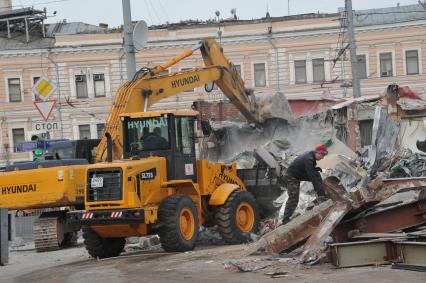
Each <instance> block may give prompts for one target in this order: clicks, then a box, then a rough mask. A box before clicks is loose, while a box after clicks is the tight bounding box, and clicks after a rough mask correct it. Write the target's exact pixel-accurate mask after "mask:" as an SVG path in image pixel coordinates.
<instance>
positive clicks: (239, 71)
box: [234, 64, 243, 77]
mask: <svg viewBox="0 0 426 283" xmlns="http://www.w3.org/2000/svg"><path fill="white" fill-rule="evenodd" d="M234 67H235V70H237V72H238V73H239V74H240V76H241V77H243V75H242V73H241V65H237V64H235V65H234Z"/></svg>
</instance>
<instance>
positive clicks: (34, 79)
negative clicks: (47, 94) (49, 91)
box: [33, 77, 42, 101]
mask: <svg viewBox="0 0 426 283" xmlns="http://www.w3.org/2000/svg"><path fill="white" fill-rule="evenodd" d="M39 79H40V77H33V86H35V84H36V83H37V82H38V80H39ZM34 101H42V99H41V98H40V96H39V95H38V94H34Z"/></svg>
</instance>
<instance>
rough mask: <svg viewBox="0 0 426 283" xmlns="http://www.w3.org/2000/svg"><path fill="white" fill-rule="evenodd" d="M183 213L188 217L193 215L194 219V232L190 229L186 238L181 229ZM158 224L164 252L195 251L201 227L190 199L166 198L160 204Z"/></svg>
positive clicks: (173, 196) (182, 196)
mask: <svg viewBox="0 0 426 283" xmlns="http://www.w3.org/2000/svg"><path fill="white" fill-rule="evenodd" d="M182 213H184V214H185V215H187V216H189V214H192V217H193V218H192V220H193V225H194V226H193V230H192V229H189V230H190V231H189V233H187V234H186V237H185V234H184V232H182V229H181V227H180V217H182V215H181V214H182ZM158 222H159V229H158V236H159V237H160V242H161V246H162V247H163V249H164V250H166V251H168V252H185V251H191V250H193V249H194V247H195V243H196V241H197V238H198V232H199V228H200V226H199V223H198V213H197V209H196V207H195V204H194V202H193V201H192V199H191V198H190V197H188V196H186V195H172V196H169V197H167V198H165V199H164V200H163V201H162V202H161V204H160V208H159V211H158ZM187 231H188V230H187Z"/></svg>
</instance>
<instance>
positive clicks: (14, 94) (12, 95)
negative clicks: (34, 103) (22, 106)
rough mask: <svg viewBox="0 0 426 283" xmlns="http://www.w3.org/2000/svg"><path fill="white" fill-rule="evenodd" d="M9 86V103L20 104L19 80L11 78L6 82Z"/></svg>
mask: <svg viewBox="0 0 426 283" xmlns="http://www.w3.org/2000/svg"><path fill="white" fill-rule="evenodd" d="M7 83H8V86H9V101H10V102H21V101H22V96H21V79H19V78H11V79H8V80H7Z"/></svg>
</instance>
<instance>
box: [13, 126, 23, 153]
mask: <svg viewBox="0 0 426 283" xmlns="http://www.w3.org/2000/svg"><path fill="white" fill-rule="evenodd" d="M15 130H23V137H24V139H23V141H25V137H26V131H25V127H19V128H11V129H10V133H11V141H12V152H18V151H17V143H15V135H14V131H15Z"/></svg>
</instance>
